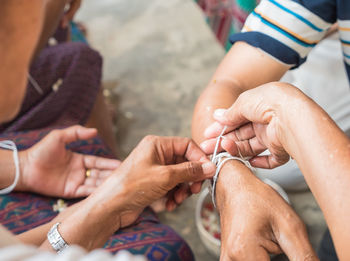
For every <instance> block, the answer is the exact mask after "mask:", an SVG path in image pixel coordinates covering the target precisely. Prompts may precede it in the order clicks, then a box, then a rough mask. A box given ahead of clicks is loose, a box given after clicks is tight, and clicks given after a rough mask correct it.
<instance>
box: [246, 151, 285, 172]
mask: <svg viewBox="0 0 350 261" xmlns="http://www.w3.org/2000/svg"><path fill="white" fill-rule="evenodd" d="M289 158H290V157H289V155H288V154H283V155H279V156H278V157H277V156H275V155H264V156H256V157H254V158H252V159H250V160H249V162H250V164H251V165H252V166H253V167H255V168H262V169H274V168H276V167H279V166H281V165H283V164H285V163H287V162H288V160H289Z"/></svg>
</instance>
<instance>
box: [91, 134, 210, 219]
mask: <svg viewBox="0 0 350 261" xmlns="http://www.w3.org/2000/svg"><path fill="white" fill-rule="evenodd" d="M214 172H215V165H214V164H213V163H211V162H210V161H209V160H208V159H207V157H206V155H205V153H204V152H203V151H202V150H201V149H200V148H199V147H198V146H197V145H196V144H195V143H194V142H193V141H192V140H190V139H187V138H178V137H156V136H147V137H145V138H144V139H143V140H142V141H141V142H140V143H139V145H138V146H137V147H136V148H135V149H134V150H133V151H132V153H131V154H130V155H129V157H128V158H127V159H126V160H125V161H124V162H123V163H122V164H121V165H120V167H119V168H118V169H117V170H116V171H115V173H114V174H113V175H111V176H110V177H109V178H108V180H107V181H106V182H105V183H104V184H103V185H102V186H101V187H100V188H98V189H97V190H96V191H95V193H94V194H93V195H92V197H94V198H95V199H94V201H95V202H106V203H104V204H105V205H106V206H111V207H112V208H113V205H115V204H118V205H119V204H120V202H124V203H123V207H122V208H121V209H120V207H115V208H116V209H119V211H118V213H122V214H121V225H122V226H126V225H129V224H131V223H132V222H134V221H135V219H136V218H137V217H138V216H139V214H140V213H141V212H142V210H143V209H144V208H145V207H146V206H148V205H150V204H151V203H153V202H154V201H156V200H158V199H160V198H162V197H164V196H166V197H167V203H166V206H167V208H168V209H169V210H171V209H173V208H174V206H175V205H176V204H180V203H181V202H182V201H184V200H185V199H186V198H187V197H188V196H189V195H190V194H191V193H192V192H193V191H196V192H199V191H198V184H199V185H200V184H201V183H200V182H201V181H203V180H205V179H208V178H211V177H212V176H213V175H214ZM191 184H192V185H191Z"/></svg>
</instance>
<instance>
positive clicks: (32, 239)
mask: <svg viewBox="0 0 350 261" xmlns="http://www.w3.org/2000/svg"><path fill="white" fill-rule="evenodd" d="M83 203H84V202H83V201H81V202H79V203H76V204H74V205H72V206H70V207H69V208H67V209H65V210H64V211H63V212H61V213H60V214H59V215H58V216H57V217H55V218H54V219H53V220H52V221H50V222H48V223H46V224H44V225H41V226H39V227H36V228H34V229H31V230H29V231H26V232H24V233H22V234H19V235H17V236H16V238H17V239H19V240H20V241H21V242H22V243H24V244H29V245H35V246H40V245H42V244H43V243H44V242H45V240H46V236H47V232H48V231H49V230H50V228H51V227H52V226H53V225H54V224H56V223H57V222H62V221H64V220H65V219H66V218H67V217H68V216H70V215H72V213H74V212H75V211H77V210H78V209H79V207H80V206H82V205H83Z"/></svg>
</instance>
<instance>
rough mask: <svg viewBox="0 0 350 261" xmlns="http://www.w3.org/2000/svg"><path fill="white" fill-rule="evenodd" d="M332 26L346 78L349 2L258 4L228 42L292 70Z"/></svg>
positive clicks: (312, 0)
mask: <svg viewBox="0 0 350 261" xmlns="http://www.w3.org/2000/svg"><path fill="white" fill-rule="evenodd" d="M336 22H338V26H339V33H340V41H341V43H342V50H343V56H344V62H345V67H346V71H347V74H348V78H350V0H262V1H261V3H260V4H259V5H258V6H257V7H256V8H255V10H254V11H253V12H252V13H251V14H250V15H249V16H248V18H247V20H246V22H245V24H244V27H243V29H242V32H241V33H239V34H234V35H232V36H231V37H230V40H231V42H232V43H234V42H237V41H244V42H247V43H248V44H250V45H252V46H255V47H257V48H259V49H261V50H263V51H264V52H267V53H268V54H270V55H272V56H274V57H275V58H276V59H278V60H279V61H281V62H283V63H285V64H288V65H290V66H292V67H293V68H295V67H298V66H299V65H300V64H302V63H303V62H305V60H306V57H307V55H308V53H309V52H310V51H311V50H312V48H313V47H314V46H316V44H317V43H318V42H320V41H321V40H322V38H323V37H324V36H325V34H326V33H327V30H328V29H329V28H330V27H331V26H332V25H333V24H334V23H336ZM330 51H332V50H330Z"/></svg>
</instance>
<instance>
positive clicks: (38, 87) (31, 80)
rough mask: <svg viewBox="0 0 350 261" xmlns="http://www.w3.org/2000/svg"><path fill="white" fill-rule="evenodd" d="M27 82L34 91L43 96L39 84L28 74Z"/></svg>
mask: <svg viewBox="0 0 350 261" xmlns="http://www.w3.org/2000/svg"><path fill="white" fill-rule="evenodd" d="M28 80H29V82H30V83H31V84H32V86H33V87H34V89H35V90H36V91H37V92H38V93H39V94H40V95H43V94H44V91H43V90H42V89H41V87H40V85H39V83H38V82H37V81H36V80H35V79H34V78H33V77H32V76H31V75H30V74H29V73H28Z"/></svg>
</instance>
